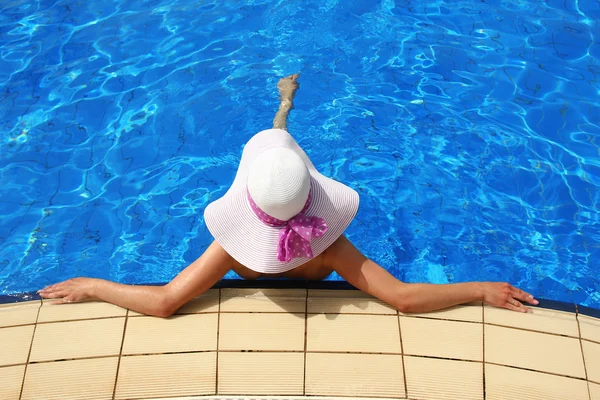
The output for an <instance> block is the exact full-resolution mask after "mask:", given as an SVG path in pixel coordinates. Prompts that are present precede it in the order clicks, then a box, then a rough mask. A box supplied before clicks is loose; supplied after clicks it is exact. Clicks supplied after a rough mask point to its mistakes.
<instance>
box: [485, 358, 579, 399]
mask: <svg viewBox="0 0 600 400" xmlns="http://www.w3.org/2000/svg"><path fill="white" fill-rule="evenodd" d="M485 389H486V398H487V399H488V400H523V399H528V400H529V399H531V400H565V399H569V400H588V390H587V382H585V381H581V380H577V379H572V378H565V377H561V376H556V375H550V374H543V373H540V372H532V371H525V370H519V369H516V368H509V367H503V366H497V365H490V364H486V365H485Z"/></svg>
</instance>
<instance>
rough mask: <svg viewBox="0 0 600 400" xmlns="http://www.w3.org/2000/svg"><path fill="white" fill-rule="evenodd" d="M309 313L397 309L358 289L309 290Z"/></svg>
mask: <svg viewBox="0 0 600 400" xmlns="http://www.w3.org/2000/svg"><path fill="white" fill-rule="evenodd" d="M307 304H308V313H314V314H320V313H333V314H388V315H396V314H397V311H396V310H395V309H394V308H393V307H391V306H389V305H387V304H386V303H384V302H382V301H381V300H378V299H377V298H375V297H372V296H369V295H368V294H366V293H364V292H361V291H358V290H309V291H308V301H307Z"/></svg>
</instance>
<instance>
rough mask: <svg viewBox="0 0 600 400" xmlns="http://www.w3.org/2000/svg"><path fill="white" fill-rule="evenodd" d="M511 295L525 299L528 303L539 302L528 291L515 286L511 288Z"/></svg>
mask: <svg viewBox="0 0 600 400" xmlns="http://www.w3.org/2000/svg"><path fill="white" fill-rule="evenodd" d="M512 296H513V297H514V298H515V299H519V300H521V301H526V302H527V303H529V304H536V305H537V304H539V303H540V302H539V301H537V300H536V299H534V298H533V296H532V295H531V294H530V293H527V292H525V291H523V290H521V289H517V288H515V287H513V288H512Z"/></svg>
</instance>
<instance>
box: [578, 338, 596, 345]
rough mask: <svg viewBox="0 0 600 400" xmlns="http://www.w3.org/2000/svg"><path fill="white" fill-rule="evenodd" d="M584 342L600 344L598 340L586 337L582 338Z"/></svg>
mask: <svg viewBox="0 0 600 400" xmlns="http://www.w3.org/2000/svg"><path fill="white" fill-rule="evenodd" d="M581 341H582V342H588V343H594V344H600V342H597V341H595V340H591V339H586V338H581Z"/></svg>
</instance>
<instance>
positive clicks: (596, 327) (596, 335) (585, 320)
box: [577, 314, 600, 343]
mask: <svg viewBox="0 0 600 400" xmlns="http://www.w3.org/2000/svg"><path fill="white" fill-rule="evenodd" d="M577 318H579V327H580V328H581V337H582V338H583V339H587V340H592V341H594V342H597V343H600V319H598V318H592V317H588V316H585V315H581V314H580V315H578V316H577Z"/></svg>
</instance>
